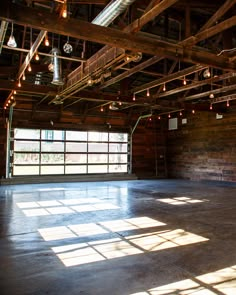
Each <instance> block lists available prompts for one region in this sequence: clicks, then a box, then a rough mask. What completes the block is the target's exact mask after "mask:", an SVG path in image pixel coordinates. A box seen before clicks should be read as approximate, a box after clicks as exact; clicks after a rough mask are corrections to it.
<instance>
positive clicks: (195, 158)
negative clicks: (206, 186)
mask: <svg viewBox="0 0 236 295" xmlns="http://www.w3.org/2000/svg"><path fill="white" fill-rule="evenodd" d="M167 165H168V176H169V177H174V178H187V179H192V180H220V181H236V116H235V110H233V109H232V108H230V109H229V111H228V112H227V113H225V114H223V119H220V120H216V114H215V113H213V112H201V113H196V114H195V115H193V114H189V115H188V116H187V124H186V125H182V124H181V120H179V128H178V130H173V131H168V132H167Z"/></svg>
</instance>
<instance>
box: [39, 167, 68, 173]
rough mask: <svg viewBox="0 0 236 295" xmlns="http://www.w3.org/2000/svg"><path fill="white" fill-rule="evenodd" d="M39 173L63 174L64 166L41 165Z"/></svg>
mask: <svg viewBox="0 0 236 295" xmlns="http://www.w3.org/2000/svg"><path fill="white" fill-rule="evenodd" d="M41 174H64V166H41Z"/></svg>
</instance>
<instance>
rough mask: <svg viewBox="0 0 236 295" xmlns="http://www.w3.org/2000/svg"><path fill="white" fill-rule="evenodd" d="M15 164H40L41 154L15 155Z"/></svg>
mask: <svg viewBox="0 0 236 295" xmlns="http://www.w3.org/2000/svg"><path fill="white" fill-rule="evenodd" d="M14 164H26V165H27V164H39V154H28V153H27V154H26V153H14Z"/></svg>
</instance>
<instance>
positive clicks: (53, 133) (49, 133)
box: [41, 130, 65, 140]
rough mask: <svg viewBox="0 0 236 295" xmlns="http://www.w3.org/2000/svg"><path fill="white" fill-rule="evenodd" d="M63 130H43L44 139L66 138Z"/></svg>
mask: <svg viewBox="0 0 236 295" xmlns="http://www.w3.org/2000/svg"><path fill="white" fill-rule="evenodd" d="M64 133H65V132H64V131H63V130H42V135H41V136H42V139H46V140H64V138H65V136H64Z"/></svg>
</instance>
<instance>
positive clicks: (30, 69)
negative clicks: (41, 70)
mask: <svg viewBox="0 0 236 295" xmlns="http://www.w3.org/2000/svg"><path fill="white" fill-rule="evenodd" d="M31 71H32V68H31V65H30V64H29V65H28V72H31Z"/></svg>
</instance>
